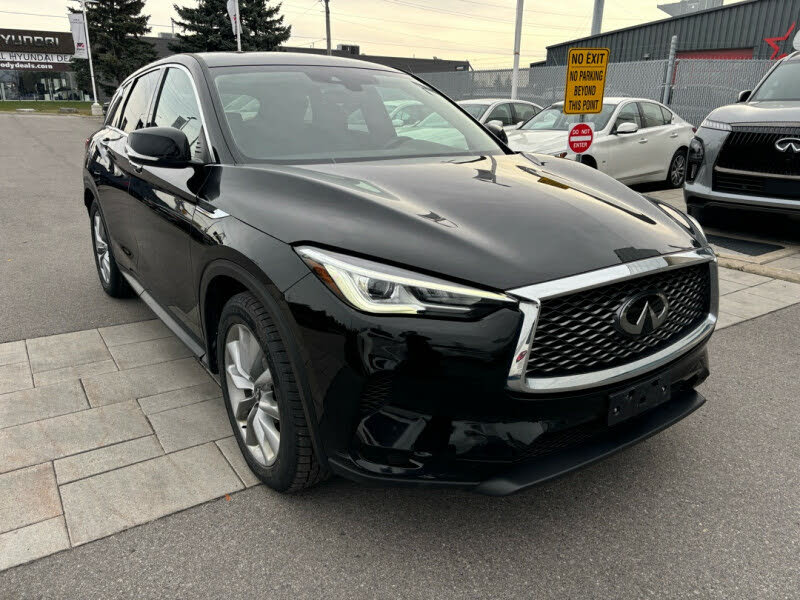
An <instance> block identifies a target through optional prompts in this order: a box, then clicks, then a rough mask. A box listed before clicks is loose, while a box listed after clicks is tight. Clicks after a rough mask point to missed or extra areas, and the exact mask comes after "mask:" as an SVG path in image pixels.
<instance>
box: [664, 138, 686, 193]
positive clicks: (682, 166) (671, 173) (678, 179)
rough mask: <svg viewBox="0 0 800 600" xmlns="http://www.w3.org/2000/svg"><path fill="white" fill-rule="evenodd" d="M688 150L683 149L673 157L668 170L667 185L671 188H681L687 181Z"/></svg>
mask: <svg viewBox="0 0 800 600" xmlns="http://www.w3.org/2000/svg"><path fill="white" fill-rule="evenodd" d="M686 153H687V150H686V148H681V149H679V150H677V151H676V152H675V154H673V155H672V160H671V161H669V169H668V170H667V179H666V184H667V186H668V187H670V188H673V189H674V188H679V187H681V186H683V182H684V181H686Z"/></svg>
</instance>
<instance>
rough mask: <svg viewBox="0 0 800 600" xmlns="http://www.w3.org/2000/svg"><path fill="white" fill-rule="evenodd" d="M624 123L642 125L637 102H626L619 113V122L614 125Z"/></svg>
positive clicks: (617, 125)
mask: <svg viewBox="0 0 800 600" xmlns="http://www.w3.org/2000/svg"><path fill="white" fill-rule="evenodd" d="M623 123H635V124H636V125H637V126H639V127H641V126H642V119H641V117H640V116H639V108H638V106H637V105H636V102H631V103H630V104H626V105H625V106H623V107H622V108H621V109H620V111H619V114H618V115H617V123H616V125H615V126H614V127H615V128H617V127H619V126H620V125H622V124H623Z"/></svg>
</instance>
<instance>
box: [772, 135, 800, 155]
mask: <svg viewBox="0 0 800 600" xmlns="http://www.w3.org/2000/svg"><path fill="white" fill-rule="evenodd" d="M775 148H777V149H778V151H779V152H794V153H795V154H797V153H798V152H800V139H798V138H782V139H780V140H778V141H777V142H775Z"/></svg>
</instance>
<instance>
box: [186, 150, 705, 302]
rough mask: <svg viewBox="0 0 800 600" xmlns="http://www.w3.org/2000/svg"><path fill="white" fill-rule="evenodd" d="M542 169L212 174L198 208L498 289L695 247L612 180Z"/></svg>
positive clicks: (510, 165)
mask: <svg viewBox="0 0 800 600" xmlns="http://www.w3.org/2000/svg"><path fill="white" fill-rule="evenodd" d="M539 158H540V159H541V161H540V160H539V159H538V158H534V157H527V156H525V155H499V156H459V157H449V158H422V159H403V160H399V159H396V160H381V161H369V162H363V161H359V162H349V163H338V164H324V165H322V164H314V165H305V166H297V165H293V166H276V165H238V166H227V165H226V166H217V167H213V168H212V172H211V173H210V174H209V177H208V178H207V179H206V185H205V186H204V189H203V190H201V197H204V198H205V199H207V200H208V201H209V202H211V203H212V204H213V205H214V206H217V207H219V208H221V209H222V210H224V211H225V212H227V213H229V214H230V215H232V216H234V217H236V218H238V219H240V220H242V221H244V222H246V223H247V224H249V225H251V226H253V227H255V228H258V229H260V230H262V231H263V232H265V233H267V234H269V235H271V236H273V237H275V238H278V239H280V240H282V241H284V242H286V243H290V244H300V243H302V244H308V245H317V246H324V247H329V248H334V249H337V250H340V251H342V252H349V253H353V254H358V255H362V256H366V257H370V258H374V259H377V260H381V261H385V262H388V263H392V264H395V265H399V266H404V267H407V268H411V269H415V270H418V271H421V272H426V273H429V274H433V275H439V276H441V277H446V278H449V279H451V280H453V281H460V282H463V283H471V284H477V285H480V286H484V287H488V288H492V289H499V290H507V289H511V288H515V287H519V286H523V285H527V284H532V283H539V282H542V281H547V280H551V279H556V278H559V277H565V276H568V275H574V274H577V273H582V272H585V271H591V270H594V269H599V268H602V267H607V266H611V265H615V264H619V263H623V262H628V261H632V260H638V259H641V258H645V257H649V256H656V255H660V254H667V253H672V252H677V251H679V250H682V249H686V248H692V247H698V246H699V244H698V243H697V242H696V241H695V239H694V238H693V237H692V236H691V235H690V234H689V233H688V231H687V230H686V229H684V228H683V227H681V226H679V225H678V224H677V223H676V222H675V221H674V220H672V219H671V218H670V217H668V216H667V215H666V213H664V212H663V211H662V210H661V209H659V208H658V207H657V206H656V205H655V204H653V203H651V202H650V201H648V200H646V199H645V198H643V197H642V196H641V195H640V194H638V193H636V192H634V191H632V190H630V189H629V188H627V187H626V186H624V185H622V184H620V183H618V182H617V181H615V180H613V179H611V178H610V177H607V176H605V175H603V174H602V173H599V172H597V171H595V170H594V169H590V168H588V167H586V166H584V165H581V164H578V163H575V162H573V161H567V160H563V159H556V158H552V159H551V158H550V157H539Z"/></svg>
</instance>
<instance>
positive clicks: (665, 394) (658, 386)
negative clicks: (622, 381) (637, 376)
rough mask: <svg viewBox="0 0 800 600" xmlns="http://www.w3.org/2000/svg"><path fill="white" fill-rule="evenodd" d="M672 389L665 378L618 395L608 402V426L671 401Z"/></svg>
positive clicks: (610, 398)
mask: <svg viewBox="0 0 800 600" xmlns="http://www.w3.org/2000/svg"><path fill="white" fill-rule="evenodd" d="M669 397H670V387H669V383H668V381H667V380H666V378H664V377H656V378H654V379H650V380H648V381H645V382H643V383H640V384H638V385H635V386H633V387H630V388H628V389H626V390H622V391H621V392H617V393H616V394H611V396H610V397H609V400H608V424H609V425H616V424H617V423H621V422H622V421H626V420H628V419H630V418H631V417H635V416H636V415H638V414H641V413H643V412H644V411H646V410H650V409H651V408H654V407H656V406H658V405H659V404H662V403H664V402H666V401H667V400H669Z"/></svg>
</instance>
